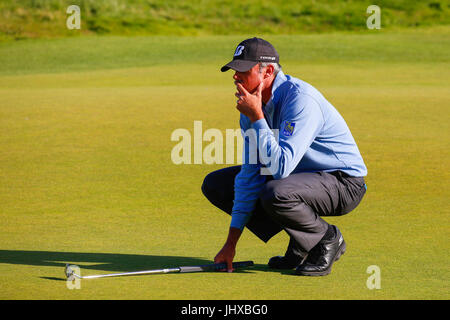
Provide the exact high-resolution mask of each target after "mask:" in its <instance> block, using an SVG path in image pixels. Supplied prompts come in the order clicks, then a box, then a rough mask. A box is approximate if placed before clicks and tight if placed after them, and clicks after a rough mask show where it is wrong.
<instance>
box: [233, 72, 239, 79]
mask: <svg viewBox="0 0 450 320" xmlns="http://www.w3.org/2000/svg"><path fill="white" fill-rule="evenodd" d="M233 79H234V80H238V79H239V77H238V75H237V71H236V72H235V73H234V75H233Z"/></svg>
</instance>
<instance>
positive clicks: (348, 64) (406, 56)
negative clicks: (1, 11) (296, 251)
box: [0, 29, 450, 299]
mask: <svg viewBox="0 0 450 320" xmlns="http://www.w3.org/2000/svg"><path fill="white" fill-rule="evenodd" d="M268 39H270V41H271V42H273V43H274V44H275V45H276V47H277V49H278V51H279V52H280V55H281V61H282V65H283V68H284V70H285V72H286V73H287V74H291V75H294V76H297V77H300V78H302V79H304V80H306V81H308V82H310V83H311V84H313V85H314V86H316V87H317V88H318V89H319V90H320V91H321V92H323V93H324V95H325V96H326V97H327V98H328V99H329V100H330V102H332V103H333V104H334V105H335V106H336V107H337V109H338V110H339V111H340V112H341V114H342V115H343V116H344V118H345V119H346V121H347V123H348V125H349V127H350V128H351V130H352V133H353V135H354V137H355V139H356V141H357V142H358V146H359V148H360V150H361V153H362V155H363V157H364V160H365V162H366V164H367V166H368V170H369V174H368V176H367V179H366V180H367V184H368V193H367V195H366V197H365V198H364V200H363V202H362V203H361V205H360V206H359V207H358V208H357V209H356V210H355V211H354V212H352V213H350V214H349V215H346V216H343V217H335V218H328V219H327V220H328V221H329V222H331V223H334V224H337V225H338V226H339V228H340V229H341V230H342V232H343V234H344V237H345V239H346V241H347V244H348V250H347V253H346V254H345V255H344V256H343V258H342V259H341V260H339V261H338V262H337V263H336V264H335V265H334V267H333V272H332V274H331V275H329V276H327V277H322V278H305V277H293V276H291V275H289V274H288V273H286V272H284V273H283V272H281V273H280V272H273V271H271V270H270V269H268V268H267V267H266V266H265V264H266V263H267V260H268V258H269V257H271V256H273V255H278V254H281V253H283V252H284V250H285V247H286V245H287V240H288V239H287V236H286V235H285V234H284V233H282V234H279V235H277V236H276V237H275V238H274V239H273V240H271V241H270V242H269V243H268V244H263V243H262V242H260V241H259V240H258V239H257V238H256V237H255V236H253V235H252V234H251V233H250V232H248V231H245V232H244V234H243V237H242V240H241V241H240V243H239V245H238V251H237V256H236V260H254V261H255V263H256V266H255V268H253V270H248V271H246V272H242V273H235V274H222V273H219V274H218V273H205V274H182V275H161V276H148V277H130V278H116V279H103V280H98V281H95V280H93V281H83V282H82V284H81V290H68V289H67V288H66V283H65V281H64V275H63V270H64V264H65V263H66V262H71V263H75V264H78V265H79V266H80V267H81V270H82V274H84V275H87V274H94V273H95V274H97V273H107V272H118V271H131V270H139V269H149V268H161V267H171V266H178V265H183V264H198V263H206V262H210V261H211V260H212V259H213V257H214V255H215V254H216V253H217V251H218V250H219V249H220V247H221V246H222V244H223V242H224V241H225V237H226V234H227V228H228V225H229V218H228V217H227V216H226V215H225V214H223V213H221V212H220V211H219V210H218V209H215V208H214V207H213V206H212V205H211V204H210V203H208V201H207V200H206V199H205V198H204V197H203V195H202V194H201V191H200V185H201V183H202V179H203V177H204V176H205V175H206V174H207V173H208V172H210V171H212V170H214V169H217V168H221V167H224V166H225V165H222V164H214V165H205V164H203V165H175V164H173V163H172V161H171V158H170V153H171V150H172V148H173V146H174V145H175V144H176V142H173V141H171V140H170V136H171V133H172V132H173V131H174V130H175V129H177V128H186V129H188V130H189V131H190V132H191V133H192V132H193V122H194V121H195V120H201V121H202V123H203V130H204V131H205V130H206V129H208V128H218V129H219V130H221V131H222V132H225V129H228V128H237V127H238V121H237V120H238V114H237V111H236V110H235V109H234V102H235V98H234V95H233V94H234V89H233V88H234V87H233V84H232V79H231V73H225V74H223V73H220V72H219V68H220V66H221V65H222V64H223V63H224V62H227V61H228V60H229V59H230V58H231V55H232V53H233V51H234V48H235V46H236V44H237V42H238V41H240V40H242V39H241V38H240V37H238V36H209V37H148V38H147V37H128V38H126V37H88V38H71V39H50V40H48V39H47V40H43V39H41V40H31V41H18V42H10V43H7V44H5V43H4V44H1V45H0V64H1V65H2V68H1V69H0V182H1V183H0V194H1V199H2V201H1V202H0V221H1V223H0V283H1V290H0V297H1V298H3V299H448V298H449V291H448V287H449V280H448V279H449V271H448V268H447V266H448V264H449V257H448V255H447V254H446V252H448V250H449V249H450V248H449V244H448V241H447V238H448V223H449V221H448V213H449V212H448V204H447V202H448V198H449V191H448V188H447V187H446V186H447V184H448V181H449V174H448V170H447V168H448V166H449V160H448V159H449V157H450V154H449V148H448V146H449V141H450V132H449V131H448V125H447V124H448V122H449V118H448V112H447V111H448V105H449V103H450V96H449V87H450V80H449V79H450V77H449V72H448V70H449V64H450V63H449V62H450V61H449V58H448V57H449V56H450V54H449V53H450V44H449V40H448V39H449V37H448V30H445V29H444V30H441V31H440V32H437V31H436V30H434V31H433V32H428V31H422V32H400V33H392V32H391V33H389V32H384V33H379V34H370V33H368V34H367V35H355V34H315V35H308V36H295V35H284V36H275V35H270V36H268ZM205 145H206V143H204V146H205ZM370 265H377V266H379V267H380V269H381V289H380V290H369V289H368V288H367V287H366V280H367V278H368V276H369V274H367V273H366V270H367V267H368V266H370ZM180 288H181V289H180Z"/></svg>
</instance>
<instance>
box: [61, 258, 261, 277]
mask: <svg viewBox="0 0 450 320" xmlns="http://www.w3.org/2000/svg"><path fill="white" fill-rule="evenodd" d="M251 266H253V261H240V262H233V269H237V268H245V267H251ZM226 268H227V265H226V263H213V264H206V265H200V266H186V267H176V268H167V269H154V270H144V271H132V272H122V273H109V274H97V275H90V276H81V275H78V274H76V273H75V271H74V270H73V269H72V266H71V265H69V264H66V268H65V269H64V272H65V274H66V277H67V279H68V280H69V281H73V280H75V278H77V279H96V278H106V277H123V276H138V275H144V274H163V273H187V272H205V271H219V270H222V269H226Z"/></svg>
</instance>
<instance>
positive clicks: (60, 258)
mask: <svg viewBox="0 0 450 320" xmlns="http://www.w3.org/2000/svg"><path fill="white" fill-rule="evenodd" d="M0 263H8V264H21V265H29V266H48V267H61V274H62V273H63V270H64V267H65V266H66V264H67V263H70V264H75V265H77V266H79V267H80V269H81V270H82V271H83V273H84V274H86V275H87V274H88V272H86V270H96V271H111V272H129V271H140V270H149V269H161V268H172V267H173V268H175V267H179V266H193V265H204V264H210V263H212V261H211V260H205V259H200V258H193V257H182V256H156V255H138V254H119V253H84V252H55V251H24V250H0ZM41 278H44V279H49V280H66V278H63V277H61V278H58V277H41Z"/></svg>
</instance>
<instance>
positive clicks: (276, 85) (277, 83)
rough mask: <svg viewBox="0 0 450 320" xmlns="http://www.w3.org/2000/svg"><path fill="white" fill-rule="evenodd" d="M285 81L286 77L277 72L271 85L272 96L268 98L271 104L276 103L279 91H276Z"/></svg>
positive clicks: (281, 72)
mask: <svg viewBox="0 0 450 320" xmlns="http://www.w3.org/2000/svg"><path fill="white" fill-rule="evenodd" d="M286 80H287V78H286V76H285V75H284V73H283V71H282V70H280V71H278V73H277V75H276V77H275V79H274V80H273V84H272V96H271V97H270V101H271V102H272V103H273V104H276V103H277V101H278V96H279V91H277V89H278V88H279V87H280V86H281V84H282V83H284V82H285V81H286Z"/></svg>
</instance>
